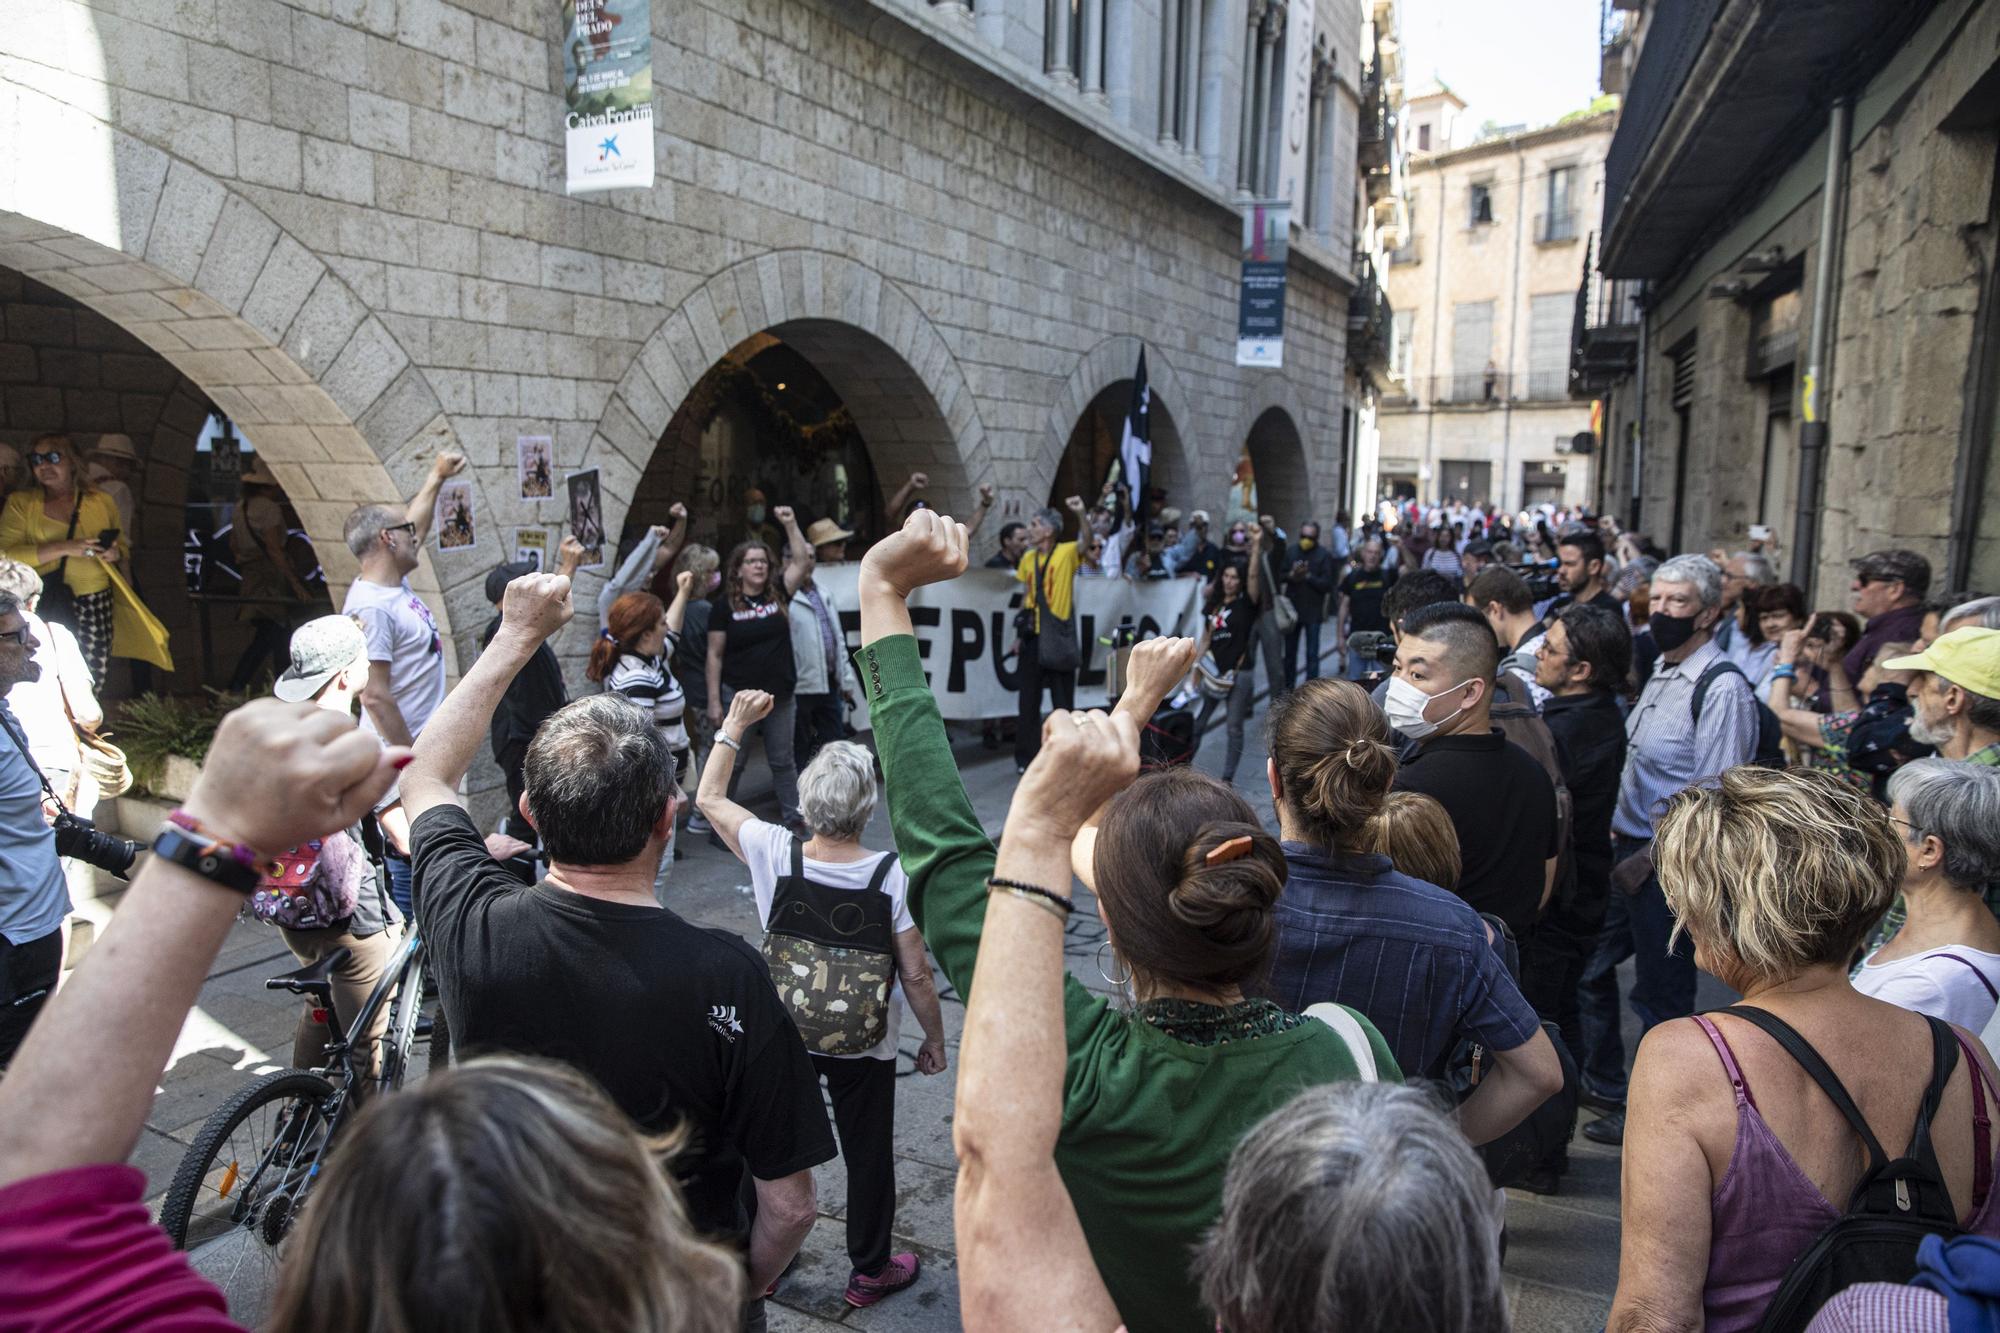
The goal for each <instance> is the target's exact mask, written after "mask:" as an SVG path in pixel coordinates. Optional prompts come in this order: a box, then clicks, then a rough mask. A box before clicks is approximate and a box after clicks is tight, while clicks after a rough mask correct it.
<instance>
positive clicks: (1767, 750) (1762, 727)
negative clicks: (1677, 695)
mask: <svg viewBox="0 0 2000 1333" xmlns="http://www.w3.org/2000/svg"><path fill="white" fill-rule="evenodd" d="M1732 672H1734V673H1735V674H1736V675H1738V676H1743V683H1744V684H1745V685H1748V684H1750V678H1749V677H1748V676H1744V675H1743V668H1742V667H1740V666H1737V665H1736V663H1734V662H1731V661H1727V660H1724V661H1721V662H1712V663H1710V664H1709V668H1708V670H1706V671H1704V672H1702V673H1701V679H1700V680H1697V681H1696V682H1695V683H1694V698H1693V699H1692V700H1690V701H1689V703H1688V711H1689V712H1690V713H1691V714H1693V716H1694V725H1695V726H1697V727H1698V726H1700V725H1701V706H1702V704H1703V703H1704V702H1705V701H1706V700H1707V699H1708V687H1709V686H1710V685H1712V684H1714V683H1715V681H1716V680H1718V679H1719V678H1721V677H1723V676H1727V675H1729V674H1730V673H1732ZM1750 702H1751V704H1752V705H1753V706H1754V707H1755V708H1756V709H1757V753H1756V754H1754V755H1752V756H1751V757H1750V760H1749V762H1750V763H1752V764H1755V765H1756V766H1757V767H1758V768H1783V767H1785V732H1784V728H1782V727H1780V726H1779V725H1778V715H1777V714H1776V713H1774V712H1772V711H1771V705H1769V704H1767V703H1765V702H1764V701H1763V700H1762V699H1759V698H1758V697H1757V691H1756V690H1755V689H1752V690H1751V691H1750ZM1702 776H1704V777H1713V776H1714V774H1711V773H1705V774H1703V775H1702Z"/></svg>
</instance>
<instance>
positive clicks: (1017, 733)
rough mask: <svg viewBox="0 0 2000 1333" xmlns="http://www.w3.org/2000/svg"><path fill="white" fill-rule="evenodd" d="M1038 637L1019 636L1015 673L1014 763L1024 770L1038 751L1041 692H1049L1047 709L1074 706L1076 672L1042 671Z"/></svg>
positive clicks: (1040, 727) (1039, 637)
mask: <svg viewBox="0 0 2000 1333" xmlns="http://www.w3.org/2000/svg"><path fill="white" fill-rule="evenodd" d="M1040 642H1041V636H1040V635H1039V634H1023V635H1022V636H1021V657H1020V660H1019V661H1018V662H1016V663H1015V666H1014V670H1015V673H1016V674H1017V675H1018V676H1019V677H1020V682H1021V709H1020V712H1019V714H1018V715H1017V716H1016V718H1015V729H1014V763H1015V765H1016V766H1017V767H1020V768H1026V767H1027V766H1028V765H1029V764H1032V763H1034V762H1035V756H1036V755H1038V754H1040V753H1041V752H1042V718H1043V716H1044V714H1043V713H1042V690H1043V689H1044V688H1046V689H1047V690H1048V692H1049V709H1050V711H1054V710H1055V709H1058V708H1074V707H1076V672H1075V671H1074V670H1070V671H1044V670H1042V659H1041V653H1040V651H1039V648H1038V645H1039V644H1040Z"/></svg>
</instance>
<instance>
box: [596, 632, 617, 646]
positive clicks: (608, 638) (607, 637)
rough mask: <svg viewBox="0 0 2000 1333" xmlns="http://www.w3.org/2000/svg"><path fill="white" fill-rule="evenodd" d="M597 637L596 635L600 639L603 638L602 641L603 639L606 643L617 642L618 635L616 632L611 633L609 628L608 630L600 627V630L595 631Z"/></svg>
mask: <svg viewBox="0 0 2000 1333" xmlns="http://www.w3.org/2000/svg"><path fill="white" fill-rule="evenodd" d="M597 637H598V638H600V639H603V640H604V641H605V642H606V643H616V642H618V636H617V635H616V634H613V633H612V632H611V631H610V630H608V629H601V630H599V631H597Z"/></svg>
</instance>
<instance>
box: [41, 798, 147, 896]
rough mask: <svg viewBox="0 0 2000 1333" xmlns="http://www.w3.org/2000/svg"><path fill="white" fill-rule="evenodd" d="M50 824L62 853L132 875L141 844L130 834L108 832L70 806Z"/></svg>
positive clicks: (58, 851) (111, 871)
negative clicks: (125, 836)
mask: <svg viewBox="0 0 2000 1333" xmlns="http://www.w3.org/2000/svg"><path fill="white" fill-rule="evenodd" d="M49 828H50V831H51V832H53V833H54V834H55V835H56V854H57V855H58V856H71V857H75V858H76V859H77V860H79V861H82V862H84V863H86V864H88V865H93V866H96V867H97V868H98V869H99V870H102V871H105V872H107V873H109V874H113V875H116V876H118V878H120V879H130V878H131V877H132V876H131V870H132V859H133V858H134V857H136V856H137V855H138V854H139V844H138V843H136V842H133V841H132V840H131V839H130V838H121V837H119V836H118V835H117V834H115V833H106V832H105V831H104V830H102V829H100V828H98V827H97V825H95V824H93V823H91V822H90V821H89V820H88V819H85V818H84V817H83V816H82V815H75V814H71V813H70V812H69V811H67V810H64V811H61V812H60V813H58V814H57V815H56V818H55V822H54V823H53V824H51V825H50V826H49Z"/></svg>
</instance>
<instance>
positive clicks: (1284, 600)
mask: <svg viewBox="0 0 2000 1333" xmlns="http://www.w3.org/2000/svg"><path fill="white" fill-rule="evenodd" d="M1258 559H1260V560H1262V561H1263V562H1264V583H1265V586H1267V587H1269V588H1270V590H1271V620H1272V622H1273V623H1275V624H1276V625H1277V627H1278V633H1280V634H1290V633H1291V632H1292V626H1294V625H1296V624H1298V623H1299V608H1298V607H1296V606H1294V605H1293V604H1292V599H1291V598H1289V597H1287V596H1286V595H1285V594H1284V593H1283V592H1282V591H1280V590H1279V588H1278V581H1277V580H1276V579H1274V578H1272V577H1271V553H1270V552H1269V551H1266V552H1264V554H1263V555H1261V556H1259V557H1258Z"/></svg>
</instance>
